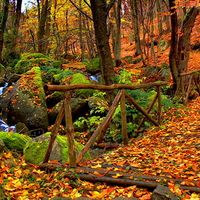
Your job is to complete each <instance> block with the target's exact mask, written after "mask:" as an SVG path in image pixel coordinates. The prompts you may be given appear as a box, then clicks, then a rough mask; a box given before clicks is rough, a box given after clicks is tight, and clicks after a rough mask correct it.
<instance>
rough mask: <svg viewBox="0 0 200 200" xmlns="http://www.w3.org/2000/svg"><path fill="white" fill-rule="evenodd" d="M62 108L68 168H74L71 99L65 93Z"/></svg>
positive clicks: (74, 154) (67, 93)
mask: <svg viewBox="0 0 200 200" xmlns="http://www.w3.org/2000/svg"><path fill="white" fill-rule="evenodd" d="M64 108H65V123H66V135H67V139H68V153H69V161H70V167H76V149H75V144H74V127H73V122H72V109H71V97H70V93H69V92H65V101H64Z"/></svg>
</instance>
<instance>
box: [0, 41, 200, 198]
mask: <svg viewBox="0 0 200 200" xmlns="http://www.w3.org/2000/svg"><path fill="white" fill-rule="evenodd" d="M126 44H127V41H126V38H125V39H124V40H123V45H124V46H123V51H122V57H123V56H127V55H131V56H132V55H133V53H134V49H133V47H132V46H131V45H130V44H129V43H128V44H127V46H126ZM168 54H169V52H168V50H166V51H164V52H158V54H157V57H158V58H159V60H158V65H159V63H160V64H161V63H164V62H165V63H168ZM152 62H153V61H152ZM71 67H74V68H79V67H80V68H84V67H83V66H82V65H79V63H74V64H72V65H71ZM124 68H127V69H128V70H130V71H131V70H132V71H134V72H136V73H138V72H140V68H141V63H139V64H137V65H133V64H128V63H126V64H125V65H124ZM189 69H190V70H192V69H200V52H191V55H190V61H189ZM163 119H164V121H165V123H164V124H162V125H161V126H160V127H153V126H152V127H151V128H150V129H148V130H147V131H146V133H144V135H143V136H142V137H139V138H137V139H131V140H130V141H129V145H128V146H123V145H121V146H120V147H119V148H117V149H116V150H113V151H110V152H107V153H106V154H103V155H101V156H98V157H96V158H95V159H92V160H87V161H85V162H83V163H81V164H80V166H81V167H90V168H91V169H94V171H93V172H90V173H89V172H88V174H90V175H95V176H97V177H98V176H99V177H103V176H106V174H108V173H109V172H110V171H114V172H115V173H116V174H115V175H113V176H112V178H115V179H120V178H121V173H127V174H129V175H130V176H129V179H130V180H135V175H137V177H139V178H137V180H142V179H140V176H141V177H142V176H150V177H156V179H155V180H154V181H153V182H154V183H160V184H164V185H166V186H168V187H169V188H170V190H171V191H172V192H173V193H174V194H176V195H177V196H178V197H179V199H182V200H189V199H190V200H198V199H200V195H199V194H198V193H197V192H191V191H189V190H187V187H193V188H194V187H195V188H199V189H200V139H199V138H200V97H198V98H196V99H194V100H192V101H189V102H188V104H187V105H186V106H181V107H179V108H172V109H170V110H169V111H167V112H165V113H163ZM0 162H1V168H0V184H1V185H2V186H0V199H1V197H3V198H5V197H6V198H5V199H19V200H22V199H41V198H42V197H44V196H46V197H47V198H52V197H54V196H62V197H71V198H72V199H75V198H78V197H81V196H83V197H89V198H91V199H105V200H107V199H108V200H109V199H113V198H115V197H136V198H138V199H142V200H148V199H151V194H152V191H151V190H147V189H144V188H143V189H142V188H140V187H137V186H136V185H132V186H126V187H125V186H117V184H115V185H110V184H108V185H107V184H104V183H100V182H98V181H96V183H92V182H88V181H83V180H80V179H79V177H78V176H77V178H78V180H77V181H75V180H70V179H69V178H68V177H66V173H67V168H65V170H63V168H62V169H56V170H54V171H53V172H49V173H46V172H45V171H43V170H40V168H39V167H38V166H35V165H32V164H28V163H25V161H24V159H23V157H22V156H19V155H16V154H15V153H12V152H6V153H5V154H3V155H1V156H0ZM66 166H67V165H66ZM119 166H121V167H119ZM100 170H104V172H105V173H104V174H101V173H100V172H99V171H100ZM72 173H75V171H73V170H72ZM75 174H76V173H75ZM170 179H171V180H170ZM176 180H181V181H179V182H176ZM147 182H148V181H147ZM2 187H3V190H2ZM184 187H186V188H184ZM2 191H4V192H2Z"/></svg>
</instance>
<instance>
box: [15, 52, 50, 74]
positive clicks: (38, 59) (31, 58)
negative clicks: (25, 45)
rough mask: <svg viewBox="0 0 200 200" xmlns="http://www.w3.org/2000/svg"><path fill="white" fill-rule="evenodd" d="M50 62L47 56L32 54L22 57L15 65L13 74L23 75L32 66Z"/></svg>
mask: <svg viewBox="0 0 200 200" xmlns="http://www.w3.org/2000/svg"><path fill="white" fill-rule="evenodd" d="M50 62H51V59H50V58H49V57H48V56H45V55H43V54H41V53H33V54H29V55H26V56H24V57H22V58H21V59H20V60H19V61H18V63H17V64H16V65H15V68H14V70H15V73H18V74H23V73H25V72H27V71H28V70H30V69H31V68H32V67H34V66H41V65H47V64H49V63H50Z"/></svg>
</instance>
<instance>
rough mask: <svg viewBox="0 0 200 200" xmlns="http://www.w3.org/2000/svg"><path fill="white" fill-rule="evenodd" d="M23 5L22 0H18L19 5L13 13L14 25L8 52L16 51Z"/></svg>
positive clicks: (7, 48)
mask: <svg viewBox="0 0 200 200" xmlns="http://www.w3.org/2000/svg"><path fill="white" fill-rule="evenodd" d="M21 7H22V0H17V7H16V10H15V11H14V13H13V18H12V20H13V27H12V31H11V33H10V38H11V39H10V41H9V45H8V46H7V47H6V50H7V54H9V53H10V52H13V51H15V47H16V41H17V37H18V31H19V23H20V18H21Z"/></svg>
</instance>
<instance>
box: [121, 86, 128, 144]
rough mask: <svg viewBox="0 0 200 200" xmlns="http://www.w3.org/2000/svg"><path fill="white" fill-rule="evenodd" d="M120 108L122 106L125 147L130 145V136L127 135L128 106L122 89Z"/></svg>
mask: <svg viewBox="0 0 200 200" xmlns="http://www.w3.org/2000/svg"><path fill="white" fill-rule="evenodd" d="M120 106H121V120H122V141H123V143H124V145H127V144H128V134H127V121H126V105H125V92H124V89H122V96H121V99H120Z"/></svg>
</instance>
